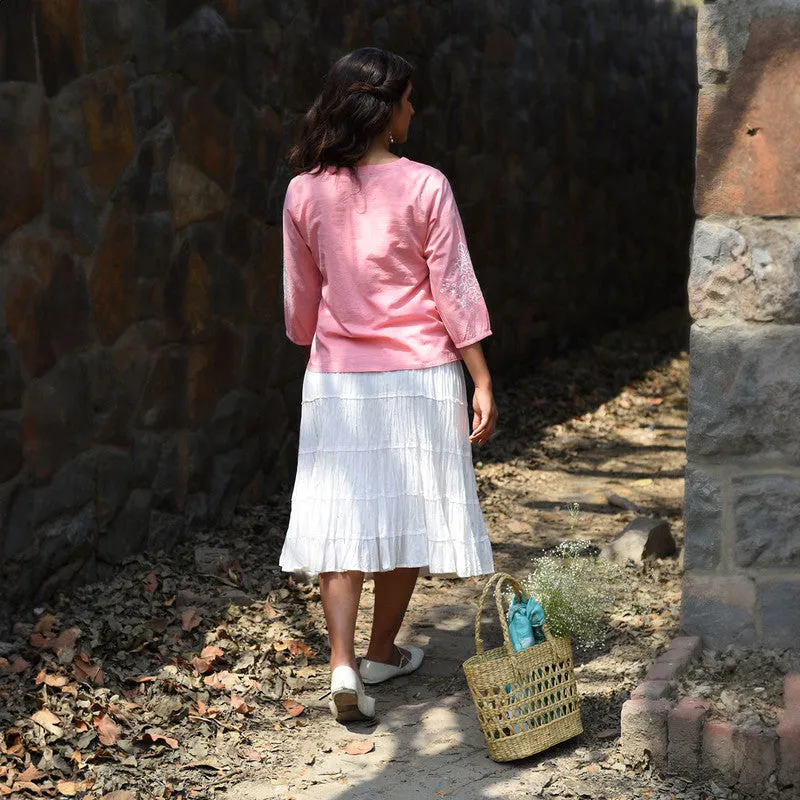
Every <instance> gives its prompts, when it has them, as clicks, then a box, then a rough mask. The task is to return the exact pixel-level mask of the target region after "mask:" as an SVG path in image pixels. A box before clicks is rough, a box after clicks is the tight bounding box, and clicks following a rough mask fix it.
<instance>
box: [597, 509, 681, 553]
mask: <svg viewBox="0 0 800 800" xmlns="http://www.w3.org/2000/svg"><path fill="white" fill-rule="evenodd" d="M674 553H675V539H674V538H673V537H672V534H671V533H670V530H669V523H668V522H667V521H666V520H662V519H648V518H644V517H642V518H639V519H635V520H633V521H632V522H630V523H628V525H626V526H625V529H624V530H623V531H622V533H621V534H620V535H619V536H618V537H617V538H616V539H614V541H613V542H611V543H610V544H607V545H606V546H605V547H604V548H603V549H602V550H601V551H600V557H601V558H604V559H605V560H606V561H612V562H614V563H616V564H625V563H626V562H628V561H633V562H634V563H635V564H642V563H643V562H644V560H645V559H648V558H664V557H665V556H670V555H673V554H674Z"/></svg>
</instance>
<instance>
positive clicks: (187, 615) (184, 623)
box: [181, 606, 203, 631]
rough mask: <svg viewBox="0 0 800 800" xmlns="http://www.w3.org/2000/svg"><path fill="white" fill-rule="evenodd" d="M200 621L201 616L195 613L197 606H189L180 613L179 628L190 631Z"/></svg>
mask: <svg viewBox="0 0 800 800" xmlns="http://www.w3.org/2000/svg"><path fill="white" fill-rule="evenodd" d="M202 621H203V619H202V617H201V616H200V615H199V614H198V613H197V607H196V606H190V607H189V608H187V609H186V611H184V612H183V614H182V615H181V628H183V630H185V631H191V630H193V629H194V628H196V627H197V626H198V625H199V624H200V623H201V622H202Z"/></svg>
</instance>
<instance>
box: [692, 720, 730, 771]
mask: <svg viewBox="0 0 800 800" xmlns="http://www.w3.org/2000/svg"><path fill="white" fill-rule="evenodd" d="M734 730H735V726H734V725H732V724H731V723H730V722H721V721H719V720H707V721H706V723H705V724H704V725H703V741H702V745H701V749H700V763H701V767H702V770H703V772H704V773H708V775H709V777H712V778H714V780H716V781H718V782H719V783H722V784H724V785H726V786H730V785H732V783H733V782H734V754H733V736H734Z"/></svg>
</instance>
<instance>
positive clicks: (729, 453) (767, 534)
mask: <svg viewBox="0 0 800 800" xmlns="http://www.w3.org/2000/svg"><path fill="white" fill-rule="evenodd" d="M698 63H699V71H700V81H701V89H700V102H699V107H698V145H697V147H698V153H697V188H696V207H697V212H698V214H699V215H700V216H701V219H699V220H698V222H697V225H696V228H695V235H694V243H693V248H692V250H693V252H692V268H691V276H690V282H689V302H690V309H691V312H692V316H693V317H694V320H695V322H694V325H693V327H692V337H691V383H690V396H689V431H688V438H687V447H688V465H689V466H688V469H687V474H686V552H685V566H686V579H685V583H684V591H683V627H684V628H685V629H686V630H687V631H689V632H691V633H698V634H701V635H702V636H703V637H704V638H705V639H706V641H708V642H710V643H712V644H716V645H720V646H724V645H728V644H735V645H751V644H756V643H758V644H762V645H765V646H768V647H795V648H796V647H798V631H800V191H798V190H799V189H800V151H798V149H797V130H798V127H800V92H798V89H797V87H798V86H800V0H716V2H714V3H711V4H707V5H706V6H704V7H703V9H702V11H701V13H700V22H699V33H698Z"/></svg>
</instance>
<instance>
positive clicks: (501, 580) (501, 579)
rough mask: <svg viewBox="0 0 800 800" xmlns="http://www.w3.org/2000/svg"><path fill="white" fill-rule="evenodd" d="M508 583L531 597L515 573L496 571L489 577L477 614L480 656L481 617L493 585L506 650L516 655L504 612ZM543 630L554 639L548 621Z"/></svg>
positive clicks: (481, 650) (476, 629)
mask: <svg viewBox="0 0 800 800" xmlns="http://www.w3.org/2000/svg"><path fill="white" fill-rule="evenodd" d="M507 583H510V584H511V586H512V587H513V588H514V591H515V592H517V594H519V595H520V596H522V597H530V595H529V594H528V593H527V592H526V591H525V589H524V588H523V587H522V584H521V583H520V582H519V581H518V580H517V579H516V578H515V577H514V576H513V575H509V574H508V573H507V572H496V573H495V574H494V575H492V577H491V578H489V580H488V581H487V582H486V586H484V587H483V591H482V592H481V596H480V599H479V600H478V610H477V613H476V614H475V652H476V653H477V654H478V655H479V656H480V655H483V652H484V650H483V639H482V638H481V617H482V616H483V607H484V605H485V604H486V599H487V598H488V596H489V592H490V591H491V589H492V587H493V586H494V604H495V608H496V609H497V617H498V619H499V620H500V629H501V630H502V632H503V643H504V644H505V646H506V651H507V652H508V654H509V655H510V656H512V655H514V646H513V645H512V644H511V637H510V636H509V635H508V625H507V624H506V623H505V614H504V613H503V597H502V593H503V587H504V586H505V585H506V584H507ZM542 631H543V633H544V635H545V638H546V639H547V641H551V640H552V639H553V636H552V634H551V633H550V630H549V629H548V627H547V624H546V623H545V624H544V625H542Z"/></svg>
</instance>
